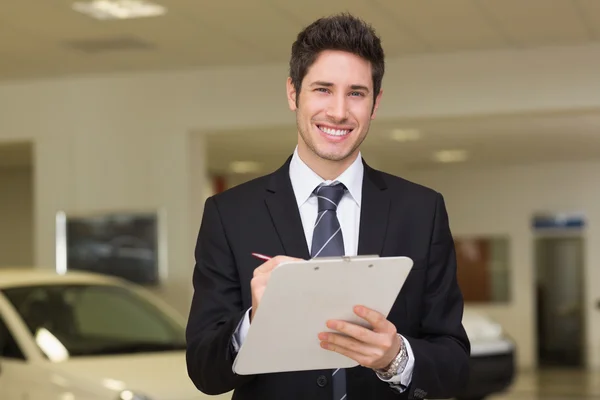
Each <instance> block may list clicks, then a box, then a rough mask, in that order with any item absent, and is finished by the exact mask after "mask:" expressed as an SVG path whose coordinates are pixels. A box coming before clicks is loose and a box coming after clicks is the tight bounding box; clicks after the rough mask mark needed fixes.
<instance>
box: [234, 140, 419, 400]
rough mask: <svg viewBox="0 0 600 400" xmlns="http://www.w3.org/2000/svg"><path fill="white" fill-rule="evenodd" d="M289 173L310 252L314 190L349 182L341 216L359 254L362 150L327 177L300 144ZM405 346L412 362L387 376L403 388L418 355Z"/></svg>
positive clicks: (348, 243) (239, 336) (237, 338)
mask: <svg viewBox="0 0 600 400" xmlns="http://www.w3.org/2000/svg"><path fill="white" fill-rule="evenodd" d="M289 173H290V179H291V182H292V187H293V189H294V194H295V196H296V202H297V204H298V210H299V211H300V218H301V219H302V226H303V228H304V234H305V236H306V243H307V244H308V251H309V253H310V250H311V245H312V236H313V229H314V225H315V221H316V220H317V214H318V201H317V197H316V196H314V195H313V191H314V190H315V188H316V187H317V186H318V185H320V184H323V183H325V184H331V183H334V182H340V183H343V184H344V186H346V189H347V192H346V193H345V194H344V196H343V197H342V199H341V200H340V203H339V204H338V207H337V217H338V220H339V222H340V226H341V229H342V236H343V238H344V250H345V254H346V256H355V255H356V254H357V252H358V234H359V231H360V229H359V225H360V206H361V200H362V186H363V174H364V166H363V163H362V157H361V155H360V154H359V155H358V157H357V158H356V160H355V161H354V162H353V163H352V165H350V167H348V169H346V170H345V171H344V172H343V173H342V174H341V175H340V176H339V177H337V178H336V179H335V180H333V181H325V180H323V179H322V178H321V177H320V176H319V175H317V174H316V173H315V172H314V171H313V170H311V169H310V168H309V167H308V165H306V164H305V163H304V162H303V161H302V160H301V159H300V157H299V155H298V148H296V149H295V150H294V154H293V156H292V159H291V160H290V172H289ZM249 312H250V310H248V311H247V312H246V315H245V317H244V319H243V320H242V321H241V323H240V325H239V326H238V329H237V330H236V332H235V333H234V337H233V345H234V348H235V351H236V352H237V351H238V350H239V348H240V346H241V344H242V343H243V341H244V339H245V338H246V334H247V332H248V329H249V328H250V318H249ZM404 346H406V350H407V352H408V363H407V365H406V368H405V369H404V371H403V372H402V373H401V374H399V375H397V376H395V377H393V378H391V379H389V380H385V382H389V383H390V384H391V385H393V386H394V387H395V389H397V390H399V391H403V390H405V389H404V388H406V387H408V385H409V384H410V381H411V379H412V371H413V367H414V355H413V352H412V349H411V347H410V343H409V342H408V341H407V340H406V339H405V340H404ZM398 384H400V385H402V386H403V387H404V388H402V387H400V386H397V385H398Z"/></svg>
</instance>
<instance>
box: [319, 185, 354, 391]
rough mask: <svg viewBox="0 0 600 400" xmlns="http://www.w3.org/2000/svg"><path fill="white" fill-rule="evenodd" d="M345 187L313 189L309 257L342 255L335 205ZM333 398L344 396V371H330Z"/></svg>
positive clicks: (341, 237)
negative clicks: (314, 214) (313, 216)
mask: <svg viewBox="0 0 600 400" xmlns="http://www.w3.org/2000/svg"><path fill="white" fill-rule="evenodd" d="M345 190H346V187H345V186H344V185H343V184H341V183H336V184H333V185H330V186H325V185H320V186H318V187H317V188H316V189H315V190H314V194H315V196H317V200H318V203H319V211H318V214H317V220H316V222H315V226H314V232H313V238H312V247H311V257H312V258H317V257H333V256H343V255H344V254H345V252H344V238H343V236H342V229H341V227H340V222H339V220H338V217H337V207H338V204H339V203H340V200H341V199H342V197H343V196H344V192H345ZM332 381H333V400H343V399H345V398H346V371H345V370H344V369H336V370H334V371H332Z"/></svg>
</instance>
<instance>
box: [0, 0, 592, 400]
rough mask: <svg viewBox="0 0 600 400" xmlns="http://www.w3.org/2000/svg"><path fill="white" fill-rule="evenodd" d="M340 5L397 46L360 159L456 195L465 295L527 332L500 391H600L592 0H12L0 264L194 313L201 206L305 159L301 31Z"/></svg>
mask: <svg viewBox="0 0 600 400" xmlns="http://www.w3.org/2000/svg"><path fill="white" fill-rule="evenodd" d="M340 11H351V12H353V13H354V14H356V15H357V16H360V17H362V18H364V19H365V20H367V21H368V22H370V23H371V24H372V25H373V26H374V27H375V29H376V30H377V31H378V33H379V34H380V35H381V36H382V39H383V45H384V50H385V52H386V56H387V69H386V74H385V77H384V82H383V89H384V95H383V99H382V103H381V107H380V109H379V113H378V117H377V119H376V120H375V121H374V123H373V125H372V128H371V131H370V134H369V137H368V138H367V140H366V141H365V143H364V147H363V156H364V157H365V158H366V160H367V162H368V163H369V164H370V165H371V166H373V167H375V168H379V169H382V170H384V171H386V172H390V173H393V174H397V175H400V176H402V177H404V178H407V179H409V180H412V181H415V182H417V183H420V184H424V185H427V186H430V187H432V188H434V189H435V190H438V191H440V192H441V193H442V194H443V195H444V197H445V199H446V202H447V206H448V211H449V215H450V223H451V228H452V231H453V234H454V236H455V241H456V246H457V257H458V261H459V263H458V264H459V272H458V273H459V281H460V285H461V288H462V290H463V293H464V295H465V301H466V308H467V309H468V310H470V311H475V312H477V313H480V314H482V315H485V316H486V317H489V318H490V320H493V321H495V322H496V323H497V324H499V326H501V329H502V332H504V333H505V334H506V336H508V337H510V338H511V340H513V341H514V344H515V348H516V353H515V366H516V370H517V376H516V378H515V379H516V384H515V385H516V386H514V387H511V389H510V391H512V392H508V393H507V394H506V395H507V396H513V394H511V393H515V394H514V396H517V395H518V393H521V396H522V397H514V398H535V397H534V394H533V393H537V392H536V390H541V389H540V386H544V385H546V384H547V385H550V386H546V387H553V386H552V384H557V383H560V385H561V386H560V388H563V389H560V390H562V393H563V394H565V396H566V397H565V398H596V397H594V396H597V397H598V398H600V397H599V396H600V378H599V377H598V375H600V284H599V283H600V268H599V265H600V246H598V244H599V243H600V1H598V0H444V1H417V0H402V1H398V0H396V1H392V0H343V1H342V0H327V1H316V0H305V1H298V2H294V1H291V0H222V1H211V2H204V1H198V0H162V1H161V0H157V2H155V3H147V2H138V1H116V0H97V1H91V0H82V1H71V0H44V1H34V0H18V1H17V0H5V1H4V2H3V4H2V7H1V8H0V267H1V268H7V269H8V268H11V269H15V268H16V269H19V270H21V271H29V270H39V269H42V270H45V271H56V272H57V273H62V272H64V271H66V270H68V269H80V270H81V269H86V270H93V271H95V272H100V273H104V274H108V275H118V276H121V277H124V278H125V279H127V280H128V281H133V282H135V283H139V284H141V285H143V286H146V287H147V288H148V289H149V290H150V291H151V292H153V294H156V295H158V297H160V299H162V300H163V301H164V302H166V303H168V304H169V306H171V307H172V308H173V309H174V310H176V311H177V312H178V313H179V314H181V315H183V316H186V314H187V311H188V309H189V305H190V300H191V296H192V287H191V274H192V270H193V266H194V261H193V248H194V244H195V240H196V234H197V231H198V228H199V223H200V218H201V216H202V209H203V204H204V200H205V199H206V198H207V197H208V196H210V195H212V194H214V193H217V192H219V191H222V190H225V189H226V188H229V187H232V186H235V185H237V184H239V183H241V182H244V181H246V180H248V179H252V178H254V177H256V176H259V175H263V174H266V173H269V172H271V171H273V170H274V169H276V168H278V167H279V166H280V165H281V164H282V163H283V162H284V161H285V160H286V158H287V157H288V156H289V155H290V154H291V152H292V151H293V149H294V145H295V143H296V140H297V137H296V130H295V116H294V114H293V113H291V112H290V111H289V110H288V108H287V102H286V99H285V80H286V78H287V62H288V61H289V55H290V47H291V44H292V42H293V41H294V40H295V35H296V34H297V33H298V32H299V31H300V30H301V29H302V28H303V27H304V26H305V25H307V24H308V23H310V22H311V21H313V20H314V19H315V18H318V17H320V16H325V15H329V14H333V13H337V12H340ZM597 246H598V247H597ZM1 268H0V270H1ZM0 279H2V278H1V275H0ZM544 374H551V375H549V376H551V377H550V378H548V377H547V376H548V375H544ZM543 376H546V378H540V377H543ZM1 379H2V377H1V376H0V382H1ZM540 379H545V380H540ZM540 382H545V384H540ZM1 387H2V386H1V385H0V388H1ZM564 388H568V389H564ZM553 390H554V389H553ZM560 390H559V389H556V390H555V391H553V392H552V393H556V392H558V391H560ZM519 391H520V392H519ZM523 393H528V394H527V395H525V394H523ZM528 396H529V397H528ZM577 396H580V397H577ZM585 396H587V397H585ZM511 398H513V397H511ZM545 398H551V397H545Z"/></svg>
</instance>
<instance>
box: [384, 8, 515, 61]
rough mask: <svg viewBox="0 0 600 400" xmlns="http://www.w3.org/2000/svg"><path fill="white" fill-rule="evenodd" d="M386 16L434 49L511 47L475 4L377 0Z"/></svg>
mask: <svg viewBox="0 0 600 400" xmlns="http://www.w3.org/2000/svg"><path fill="white" fill-rule="evenodd" d="M373 1H375V2H377V3H379V4H380V5H381V7H382V8H384V9H385V10H386V13H387V14H388V15H390V16H393V18H394V19H396V20H397V21H398V23H401V24H403V25H405V26H407V27H410V30H411V31H413V32H415V35H416V36H417V37H419V38H421V39H422V41H424V42H426V43H428V44H429V47H430V48H431V49H432V50H441V51H454V50H468V49H480V48H490V47H491V48H496V47H503V46H506V45H507V42H506V41H505V40H504V38H503V36H502V34H501V32H499V31H497V30H496V29H495V28H494V26H493V25H490V24H489V21H488V20H486V18H485V15H483V14H482V13H481V12H480V11H479V8H478V7H477V6H476V5H475V2H473V1H471V0H454V1H452V2H442V1H439V2H436V3H435V5H436V6H435V7H432V6H431V3H429V2H424V1H421V2H406V1H404V2H402V1H395V2H392V1H385V0H373Z"/></svg>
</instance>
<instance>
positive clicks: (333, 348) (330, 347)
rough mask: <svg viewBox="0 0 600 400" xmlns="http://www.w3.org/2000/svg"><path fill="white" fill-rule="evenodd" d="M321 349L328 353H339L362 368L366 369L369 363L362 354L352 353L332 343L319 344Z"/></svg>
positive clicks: (367, 358) (366, 357)
mask: <svg viewBox="0 0 600 400" xmlns="http://www.w3.org/2000/svg"><path fill="white" fill-rule="evenodd" d="M321 348H323V349H325V350H328V351H333V352H336V353H339V354H341V355H343V356H346V357H348V358H351V359H353V360H354V361H356V362H357V363H359V364H360V365H362V366H365V367H368V366H369V364H370V363H371V360H370V359H369V357H368V356H365V355H364V354H361V353H357V352H355V351H352V350H350V349H348V348H346V347H343V346H340V345H337V344H334V343H329V342H321Z"/></svg>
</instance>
